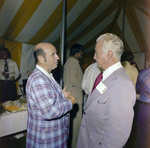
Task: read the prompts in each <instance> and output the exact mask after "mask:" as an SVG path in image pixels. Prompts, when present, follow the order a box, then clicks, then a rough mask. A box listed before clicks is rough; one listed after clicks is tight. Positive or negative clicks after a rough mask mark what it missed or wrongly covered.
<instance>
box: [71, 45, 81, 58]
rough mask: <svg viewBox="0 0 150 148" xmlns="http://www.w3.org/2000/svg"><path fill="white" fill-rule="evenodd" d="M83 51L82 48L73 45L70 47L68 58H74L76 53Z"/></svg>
mask: <svg viewBox="0 0 150 148" xmlns="http://www.w3.org/2000/svg"><path fill="white" fill-rule="evenodd" d="M80 51H83V46H82V45H80V44H77V43H76V44H74V45H72V46H71V47H70V56H74V55H75V54H76V53H79V52H80Z"/></svg>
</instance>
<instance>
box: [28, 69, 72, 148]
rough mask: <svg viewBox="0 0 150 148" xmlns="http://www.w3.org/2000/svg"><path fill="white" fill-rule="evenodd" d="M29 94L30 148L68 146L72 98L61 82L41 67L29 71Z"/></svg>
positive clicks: (59, 147) (62, 147)
mask: <svg viewBox="0 0 150 148" xmlns="http://www.w3.org/2000/svg"><path fill="white" fill-rule="evenodd" d="M26 96H27V102H28V123H27V140H26V147H27V148H54V147H55V148H65V147H67V137H68V128H69V113H68V112H69V111H70V110H71V109H72V104H71V101H70V100H68V99H66V98H65V96H64V94H63V92H62V89H61V88H60V86H59V84H58V83H57V82H56V81H55V80H54V79H49V78H48V77H47V76H46V75H45V74H44V73H42V72H41V71H40V70H38V69H35V70H34V71H33V73H32V74H31V75H30V77H29V79H28V82H27V86H26Z"/></svg>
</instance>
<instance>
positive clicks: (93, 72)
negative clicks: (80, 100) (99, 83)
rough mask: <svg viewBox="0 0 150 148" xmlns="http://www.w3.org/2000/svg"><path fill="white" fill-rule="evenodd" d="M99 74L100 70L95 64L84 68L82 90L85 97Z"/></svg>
mask: <svg viewBox="0 0 150 148" xmlns="http://www.w3.org/2000/svg"><path fill="white" fill-rule="evenodd" d="M100 72H101V70H100V68H99V67H98V66H97V63H96V62H95V63H93V64H91V65H89V66H88V67H87V68H86V70H85V72H84V75H83V80H82V89H83V90H84V92H85V93H86V94H87V95H89V93H90V92H91V91H92V88H93V85H94V82H95V79H96V77H97V76H98V74H99V73H100Z"/></svg>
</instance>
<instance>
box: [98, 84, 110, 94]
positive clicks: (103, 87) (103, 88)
mask: <svg viewBox="0 0 150 148" xmlns="http://www.w3.org/2000/svg"><path fill="white" fill-rule="evenodd" d="M96 89H97V90H98V91H99V92H100V93H101V94H103V93H104V92H105V91H106V89H107V87H106V86H105V85H104V84H103V83H102V82H100V83H99V84H98V85H97V86H96Z"/></svg>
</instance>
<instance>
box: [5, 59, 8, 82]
mask: <svg viewBox="0 0 150 148" xmlns="http://www.w3.org/2000/svg"><path fill="white" fill-rule="evenodd" d="M4 71H5V72H9V68H8V62H7V61H6V60H5V65H4ZM8 78H9V75H7V76H5V79H6V80H8Z"/></svg>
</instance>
